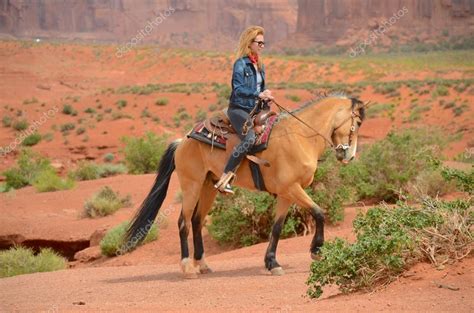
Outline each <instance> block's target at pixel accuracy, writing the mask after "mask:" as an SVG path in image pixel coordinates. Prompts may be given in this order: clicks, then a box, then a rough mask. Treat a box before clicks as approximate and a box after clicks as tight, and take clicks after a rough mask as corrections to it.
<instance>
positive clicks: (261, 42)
mask: <svg viewBox="0 0 474 313" xmlns="http://www.w3.org/2000/svg"><path fill="white" fill-rule="evenodd" d="M253 42H256V43H257V44H258V46H259V47H260V48H262V47H264V46H265V41H257V40H254V41H253Z"/></svg>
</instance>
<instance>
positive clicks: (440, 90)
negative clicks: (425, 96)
mask: <svg viewBox="0 0 474 313" xmlns="http://www.w3.org/2000/svg"><path fill="white" fill-rule="evenodd" d="M447 95H449V89H448V88H447V87H446V86H443V85H440V86H438V87H436V89H435V90H434V91H433V98H437V97H444V96H447Z"/></svg>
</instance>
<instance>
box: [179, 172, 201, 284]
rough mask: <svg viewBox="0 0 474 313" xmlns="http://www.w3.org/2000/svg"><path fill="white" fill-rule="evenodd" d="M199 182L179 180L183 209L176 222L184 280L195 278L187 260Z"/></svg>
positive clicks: (195, 274)
mask: <svg viewBox="0 0 474 313" xmlns="http://www.w3.org/2000/svg"><path fill="white" fill-rule="evenodd" d="M201 184H202V182H201V181H196V180H189V179H186V180H184V179H183V180H181V187H182V190H183V209H182V211H181V215H180V216H179V220H178V227H179V238H180V242H181V269H182V270H183V273H184V276H185V278H196V277H197V271H196V269H195V268H194V266H193V264H192V262H191V260H190V259H189V246H188V235H189V228H190V227H191V218H192V216H193V213H194V211H195V210H197V207H198V199H199V194H200V192H201V187H202V185H201Z"/></svg>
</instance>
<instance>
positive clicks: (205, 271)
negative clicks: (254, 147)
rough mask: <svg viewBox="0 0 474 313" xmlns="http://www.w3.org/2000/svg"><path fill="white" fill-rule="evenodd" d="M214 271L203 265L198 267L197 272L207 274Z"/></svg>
mask: <svg viewBox="0 0 474 313" xmlns="http://www.w3.org/2000/svg"><path fill="white" fill-rule="evenodd" d="M212 272H214V271H213V270H212V269H211V268H210V267H204V268H200V269H199V273H201V274H209V273H212Z"/></svg>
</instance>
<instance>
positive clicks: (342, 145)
mask: <svg viewBox="0 0 474 313" xmlns="http://www.w3.org/2000/svg"><path fill="white" fill-rule="evenodd" d="M271 101H272V102H273V103H275V105H276V106H277V107H278V109H280V112H281V111H285V112H286V113H288V114H290V115H291V116H292V117H294V118H295V119H296V120H297V121H299V122H300V123H302V124H303V125H305V126H306V127H308V128H309V129H311V130H312V131H314V132H315V133H316V135H318V136H321V137H322V138H323V139H324V140H325V141H326V142H327V143H329V145H330V146H331V148H333V149H343V150H347V149H349V147H350V146H351V144H352V137H353V135H354V132H355V125H354V121H355V117H359V118H360V115H359V114H356V113H355V112H354V109H352V112H351V116H350V117H348V118H346V119H345V120H344V121H342V123H341V124H340V125H339V126H337V127H335V128H334V129H333V132H334V131H335V130H336V129H338V128H339V127H341V126H342V125H344V123H345V122H347V121H348V120H349V119H352V122H351V129H350V133H349V143H348V144H338V145H337V147H336V146H334V144H333V143H332V141H331V140H329V139H328V138H327V137H326V136H324V135H323V134H321V133H320V132H319V131H317V130H316V129H314V128H313V127H311V126H310V125H308V124H307V123H306V122H305V121H303V120H302V119H300V118H299V117H298V116H296V115H295V114H293V113H292V112H290V111H289V110H288V109H286V108H285V107H283V106H282V105H280V104H278V103H277V102H276V101H275V100H271ZM369 103H370V101H369V102H367V103H366V104H364V106H367V105H368V104H369Z"/></svg>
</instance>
